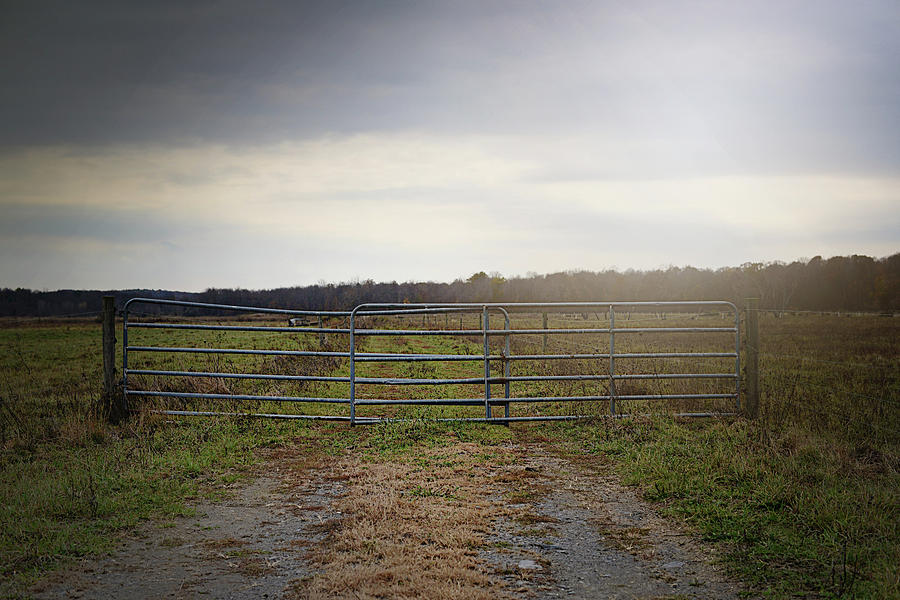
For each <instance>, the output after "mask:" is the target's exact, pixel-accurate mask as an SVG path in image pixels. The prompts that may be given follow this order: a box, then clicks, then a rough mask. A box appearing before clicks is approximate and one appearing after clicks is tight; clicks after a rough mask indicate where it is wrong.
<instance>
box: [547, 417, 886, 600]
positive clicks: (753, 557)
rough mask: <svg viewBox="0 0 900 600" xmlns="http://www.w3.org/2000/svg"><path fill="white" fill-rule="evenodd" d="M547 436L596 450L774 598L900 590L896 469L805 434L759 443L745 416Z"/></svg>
mask: <svg viewBox="0 0 900 600" xmlns="http://www.w3.org/2000/svg"><path fill="white" fill-rule="evenodd" d="M544 431H545V432H547V431H548V430H547V429H544ZM549 431H550V432H551V438H550V439H551V440H552V442H554V443H557V444H559V445H563V444H567V445H568V452H570V453H571V452H575V453H578V454H579V455H580V456H582V457H583V456H584V455H585V454H587V455H594V456H597V462H596V464H598V465H600V464H602V465H606V466H612V468H614V469H615V471H616V472H617V473H618V474H619V475H620V476H621V478H622V480H623V481H624V482H625V483H627V484H631V485H635V486H638V487H639V488H640V489H641V490H642V493H643V496H644V498H645V499H647V500H649V501H652V502H656V503H659V504H660V505H661V508H662V510H663V512H664V513H668V514H672V515H677V516H678V517H680V518H682V519H684V520H686V521H687V522H688V523H690V524H691V525H693V526H694V527H696V528H697V529H698V530H699V531H700V532H701V533H702V535H703V537H704V539H706V540H708V541H711V542H715V543H717V544H719V545H720V547H721V548H722V549H723V552H724V557H725V560H726V561H727V563H728V565H729V567H730V568H731V569H732V570H733V571H734V572H735V573H736V574H737V575H739V576H740V577H741V578H742V579H743V580H745V581H746V582H748V584H750V586H751V588H752V589H754V590H755V591H758V592H761V593H763V594H764V595H765V596H767V597H774V598H789V597H797V596H802V597H859V598H890V597H897V596H898V594H900V587H898V581H897V568H896V565H897V564H900V536H898V523H900V498H898V490H900V475H898V473H897V470H896V469H895V468H888V469H885V470H882V471H881V472H879V473H873V472H872V470H871V468H870V467H871V466H870V465H869V464H868V463H865V462H863V463H861V462H859V461H858V460H855V459H854V458H853V457H851V456H847V455H843V454H841V453H840V452H835V447H834V446H833V445H831V444H826V443H823V442H822V441H821V440H820V439H817V438H815V437H812V436H810V435H809V434H807V433H804V432H802V431H794V433H793V434H785V436H784V437H783V438H782V444H781V445H780V446H772V445H768V444H763V443H761V442H760V432H759V425H758V424H754V423H748V422H747V421H745V420H742V419H739V420H734V421H719V422H709V423H678V422H675V421H674V420H672V419H670V418H665V417H658V418H654V419H651V420H644V421H626V422H621V423H612V424H610V423H607V424H605V425H604V426H598V425H597V424H581V425H563V426H556V427H553V428H551V429H550V430H549ZM588 462H589V461H588Z"/></svg>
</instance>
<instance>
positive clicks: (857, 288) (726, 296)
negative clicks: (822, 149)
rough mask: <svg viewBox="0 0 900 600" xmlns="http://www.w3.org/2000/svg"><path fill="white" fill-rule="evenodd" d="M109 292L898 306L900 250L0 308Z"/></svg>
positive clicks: (1, 292)
mask: <svg viewBox="0 0 900 600" xmlns="http://www.w3.org/2000/svg"><path fill="white" fill-rule="evenodd" d="M109 294H111V295H114V296H115V297H116V305H117V306H119V307H121V306H122V305H123V304H124V303H125V301H127V300H128V299H129V298H133V297H137V296H140V297H149V298H163V299H173V300H188V301H194V302H208V303H215V304H233V305H242V306H260V307H268V308H294V309H309V310H350V309H352V308H353V307H354V306H356V305H358V304H362V303H365V302H386V303H401V302H435V303H446V302H555V301H572V302H575V301H679V300H730V301H732V302H734V303H735V304H738V305H740V304H742V303H743V301H744V298H750V297H755V298H759V299H760V307H761V308H763V309H767V310H813V311H898V310H900V253H897V254H894V255H892V256H888V257H885V258H878V259H876V258H872V257H869V256H862V255H858V254H854V255H852V256H835V257H832V258H828V259H823V258H822V257H821V256H816V257H815V258H813V259H811V260H808V261H799V260H798V261H794V262H792V263H784V262H780V261H776V262H768V263H758V262H757V263H744V264H743V265H741V266H739V267H724V268H721V269H715V270H713V269H696V268H694V267H669V268H667V269H655V270H648V271H640V270H633V269H629V270H627V271H624V272H620V271H613V270H607V271H565V272H560V273H550V274H547V275H528V276H524V277H509V278H506V277H503V276H502V275H500V274H499V273H490V274H488V273H485V272H479V273H475V274H473V275H472V276H471V277H469V278H467V279H457V280H456V281H453V282H450V283H439V282H432V281H428V282H405V283H398V282H396V281H391V282H375V281H372V280H366V281H354V282H346V283H337V284H334V283H329V284H317V285H308V286H295V287H284V288H277V289H270V290H246V289H239V288H238V289H233V288H210V289H207V290H206V291H203V292H178V291H169V290H146V289H131V290H115V291H102V290H59V291H53V292H38V291H32V290H27V289H22V288H19V289H9V288H3V289H0V316H38V317H52V316H88V315H91V314H93V313H97V312H99V311H100V310H101V302H102V300H101V299H102V297H103V296H104V295H109ZM139 310H140V311H141V312H143V313H149V314H160V313H175V314H187V315H189V314H203V313H206V314H208V311H198V310H196V309H183V308H180V309H172V308H170V307H165V306H158V305H140V307H139Z"/></svg>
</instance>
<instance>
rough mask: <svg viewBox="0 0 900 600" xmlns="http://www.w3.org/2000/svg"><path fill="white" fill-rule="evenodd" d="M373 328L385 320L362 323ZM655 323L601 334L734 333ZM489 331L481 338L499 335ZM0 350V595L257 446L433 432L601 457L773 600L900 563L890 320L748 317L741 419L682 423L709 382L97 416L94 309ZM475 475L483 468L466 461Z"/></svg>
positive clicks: (15, 329)
mask: <svg viewBox="0 0 900 600" xmlns="http://www.w3.org/2000/svg"><path fill="white" fill-rule="evenodd" d="M418 318H419V319H423V318H427V317H418ZM431 318H432V319H441V320H445V318H444V317H431ZM466 318H468V319H475V318H477V317H476V316H473V315H469V316H467V317H466ZM633 318H634V320H637V319H646V320H647V322H648V323H650V324H657V325H665V326H669V327H672V326H678V325H679V324H681V325H685V324H686V325H687V326H693V325H696V324H697V323H698V319H699V320H700V322H703V323H708V324H710V325H715V324H716V323H720V322H722V317H721V316H718V315H707V316H701V317H697V316H692V315H671V314H670V315H666V316H665V321H664V322H663V316H662V315H651V314H643V315H635V316H634V317H633ZM566 319H570V320H571V323H572V324H577V323H584V322H590V321H592V320H593V321H594V322H598V323H599V324H603V322H604V321H603V319H605V317H604V316H603V315H570V316H568V317H560V320H559V321H558V322H557V325H558V326H560V327H562V326H564V325H566V321H565V320H566ZM446 321H447V322H445V323H439V325H442V326H445V327H448V328H449V327H451V326H455V327H459V329H470V328H474V327H475V326H476V325H477V324H476V323H475V322H474V321H472V322H469V323H465V322H462V321H457V322H456V323H449V319H446ZM203 322H212V321H210V320H208V319H207V320H204V321H203ZM216 322H223V323H225V322H237V321H228V320H221V319H219V320H216ZM242 322H245V321H242ZM254 323H260V324H264V323H274V322H273V321H266V320H256V321H254ZM277 324H278V325H283V324H284V322H283V321H279V322H278V323H277ZM380 326H383V327H395V326H399V325H398V324H396V323H393V322H382V323H381V325H380ZM129 335H130V336H134V337H130V339H129V343H130V344H132V345H143V344H146V345H170V346H174V345H182V344H185V345H190V344H196V343H200V344H209V345H215V346H219V347H246V348H254V347H270V348H272V347H280V348H285V349H311V348H316V349H321V348H326V349H328V348H334V349H341V348H342V346H341V344H342V343H343V342H342V341H341V340H340V339H339V334H334V335H329V336H328V338H327V339H326V340H325V341H324V346H323V345H322V344H321V343H320V341H319V339H318V336H316V335H312V334H292V333H288V334H270V333H252V332H246V333H231V332H228V333H225V332H218V331H213V332H204V333H203V334H202V335H201V338H200V339H199V340H198V338H197V334H196V332H188V331H174V332H173V331H170V330H167V331H161V330H152V329H148V330H141V331H135V332H134V333H132V332H129ZM226 336H227V338H226ZM667 336H671V338H672V339H667ZM554 337H556V336H554ZM676 338H677V336H676V334H663V333H660V334H653V335H647V334H642V335H635V336H634V337H632V338H629V340H628V341H623V342H622V343H623V344H628V346H626V347H624V348H617V350H622V351H634V352H643V351H653V350H654V349H658V348H660V347H662V346H665V347H672V346H673V344H674V345H677V344H689V345H690V344H696V345H695V346H694V347H693V349H698V348H700V346H703V347H704V348H708V347H715V346H716V345H720V346H719V347H721V348H727V347H728V344H729V343H731V344H732V348H733V341H731V342H729V340H728V336H724V337H716V338H710V339H700V340H698V339H691V340H690V341H689V342H684V341H680V340H678V339H676ZM493 343H494V344H496V345H498V351H499V344H501V343H502V340H500V339H497V340H494V341H493ZM542 343H543V342H542V339H541V336H531V337H528V336H521V337H516V338H514V340H513V341H512V351H513V353H515V354H528V353H535V352H536V351H537V350H540V349H541V346H542ZM549 343H550V344H551V347H553V346H552V345H553V344H556V345H557V346H556V347H558V348H567V349H568V350H566V351H568V352H575V351H580V350H582V349H584V348H585V347H587V348H596V347H598V346H599V345H601V344H605V343H607V342H606V340H605V338H602V336H594V337H592V336H591V335H581V336H560V337H559V339H554V340H552V341H551V342H549ZM236 344H238V345H239V346H236ZM617 344H619V341H618V340H617ZM0 348H2V351H0V352H2V353H0V373H2V380H0V385H2V389H0V402H2V405H0V442H2V450H0V499H2V508H0V510H2V512H0V523H2V538H0V565H2V566H0V569H2V571H0V578H2V581H3V587H2V592H3V593H4V594H6V595H8V596H11V597H17V596H22V595H27V594H28V593H29V592H28V590H29V589H30V588H29V586H30V585H31V584H32V583H33V582H34V581H36V580H38V579H39V578H41V577H43V576H45V575H46V574H47V573H49V572H51V571H53V570H54V569H57V568H59V567H60V566H63V565H66V564H70V563H71V562H72V561H73V560H75V559H77V558H79V557H84V556H91V555H99V554H102V553H103V552H105V551H107V550H108V549H110V548H111V547H113V545H114V543H115V541H116V540H117V539H118V538H119V537H120V536H121V535H122V534H123V533H125V532H128V531H131V530H132V529H134V528H135V527H137V526H138V525H139V524H141V523H144V522H148V521H150V522H161V523H163V522H166V521H167V520H169V519H172V518H174V517H175V516H177V515H182V514H189V513H190V512H191V510H192V509H191V506H192V505H193V504H194V503H197V502H199V501H208V502H215V501H216V500H217V499H218V498H221V497H222V495H223V494H225V493H227V490H228V489H230V487H229V486H232V485H233V484H234V483H235V482H236V481H240V480H242V479H247V478H249V476H250V475H251V474H252V473H254V468H255V466H258V465H260V464H267V461H271V460H272V458H271V457H272V455H273V453H277V452H279V451H284V450H285V449H291V448H294V449H296V448H302V455H303V457H305V458H304V459H303V460H306V461H308V462H310V464H313V463H316V461H321V460H322V457H330V458H329V459H328V460H334V461H340V460H346V459H348V458H349V457H352V458H353V459H354V460H359V461H362V462H364V463H366V464H369V465H383V464H386V462H390V463H391V464H400V465H407V466H410V465H414V464H416V461H421V460H423V456H429V457H430V456H432V454H433V453H434V452H435V450H434V449H435V448H438V449H440V448H442V447H446V446H447V444H448V443H449V442H448V440H454V443H457V442H458V443H464V444H471V445H473V446H471V447H475V448H481V449H482V450H480V451H477V452H475V451H473V453H474V454H473V455H478V456H481V457H482V458H480V459H479V460H490V459H492V458H493V459H494V460H497V461H500V462H504V461H507V462H508V461H509V460H511V459H510V457H509V455H508V454H509V453H508V448H509V447H510V445H511V444H519V445H522V447H525V446H527V445H539V446H540V447H542V448H545V449H546V450H547V452H550V453H551V454H554V455H556V456H564V457H566V458H567V460H572V461H580V462H581V463H584V464H587V465H588V466H589V468H591V469H595V470H598V471H601V472H603V473H607V474H610V475H614V476H615V477H616V478H617V479H618V480H619V481H621V482H623V483H624V484H626V485H628V486H633V487H634V489H635V490H637V492H638V493H639V494H640V495H641V496H642V497H643V499H644V500H646V501H648V502H650V503H652V504H654V505H655V506H656V507H657V508H658V510H659V511H660V512H661V513H663V514H665V515H667V516H669V517H670V518H671V519H673V520H675V521H678V522H681V523H684V524H686V526H687V527H690V528H691V529H692V530H693V531H695V532H696V535H697V536H698V537H699V538H702V539H703V540H705V541H707V542H709V543H710V544H712V545H714V546H715V547H716V548H718V550H719V552H720V555H721V557H722V560H723V561H724V563H725V564H726V565H727V567H728V569H729V571H730V572H731V573H732V574H733V575H734V576H735V577H737V578H739V579H740V580H741V581H742V582H744V583H745V584H746V586H747V589H748V590H749V591H750V593H752V594H758V595H763V596H771V597H776V598H779V597H791V596H795V595H801V596H821V597H851V596H852V597H867V598H887V597H896V596H897V595H898V594H900V580H898V574H897V569H896V565H897V564H900V533H898V529H897V527H898V523H900V497H898V490H900V475H898V470H900V319H896V318H886V317H878V316H857V317H842V316H822V315H817V314H806V313H798V314H792V313H787V314H785V315H783V316H781V317H776V316H774V315H772V314H769V313H764V314H761V316H760V386H761V402H760V415H759V418H758V419H756V420H754V421H748V420H745V419H744V418H742V417H722V418H716V419H701V420H697V419H693V420H685V419H679V418H676V417H674V416H673V414H672V413H673V412H676V411H680V410H724V409H727V408H728V406H727V401H726V400H711V401H703V402H700V401H693V400H691V401H676V402H664V401H654V402H646V401H633V402H629V403H627V404H626V405H625V406H623V407H622V409H623V410H624V411H626V412H631V413H634V414H635V416H633V417H631V418H626V419H611V418H609V417H608V414H609V406H608V403H600V402H589V401H582V402H569V403H564V404H555V403H534V404H528V405H519V406H516V407H515V408H514V410H520V411H522V412H520V413H518V414H523V415H539V414H562V415H565V414H588V415H593V416H594V418H593V419H591V420H585V421H575V422H553V423H540V424H529V423H515V424H513V425H512V426H510V427H508V428H507V427H503V426H498V425H483V424H477V423H435V422H433V421H431V420H430V419H433V418H435V417H446V416H472V415H475V414H477V411H478V410H479V409H478V407H477V406H475V407H468V406H445V407H423V406H407V405H387V406H377V407H376V406H372V407H368V406H367V407H365V409H364V410H366V411H370V412H368V413H365V414H372V415H375V414H378V415H381V416H388V417H408V418H413V419H419V420H417V421H413V422H407V423H384V424H379V425H373V426H366V427H356V428H350V427H349V426H347V425H346V424H344V423H338V424H333V423H318V422H298V421H290V422H283V421H264V420H254V419H247V418H240V417H236V418H188V417H186V418H172V417H166V416H162V415H158V414H154V413H152V412H150V410H148V409H150V408H169V409H190V410H208V409H217V410H223V409H224V410H228V411H234V412H244V411H246V410H248V409H250V410H253V411H260V412H271V411H274V410H278V411H295V412H299V411H300V409H302V410H303V411H306V412H308V413H310V414H334V411H335V410H343V409H344V408H345V407H344V406H336V405H333V404H327V403H312V404H303V405H302V406H301V407H298V406H284V405H282V404H277V405H276V404H274V403H266V402H257V403H247V402H241V403H235V402H231V401H221V400H219V401H213V400H201V401H196V400H194V401H190V402H189V401H187V400H178V399H176V400H172V399H160V400H154V401H145V402H142V403H136V402H134V400H135V399H134V398H132V399H131V400H132V406H131V408H132V409H134V410H135V413H134V414H133V415H132V417H131V418H130V419H128V420H127V421H125V422H123V423H121V424H119V425H110V424H107V423H106V422H105V421H104V420H103V419H102V418H101V417H100V415H99V413H98V406H99V404H100V394H101V362H100V326H99V323H96V322H93V321H86V320H60V321H46V320H10V321H6V322H4V323H3V325H2V328H0ZM359 350H360V351H366V352H416V353H418V352H422V353H424V352H428V353H448V354H477V353H479V352H481V351H482V347H481V341H480V339H479V338H477V337H475V336H467V335H460V336H445V337H430V336H385V337H372V338H363V339H362V340H361V341H360V346H359ZM687 360H692V359H687ZM717 360H719V359H714V360H712V361H704V362H703V364H699V363H698V364H691V365H681V366H679V368H688V369H691V370H695V369H696V370H701V369H706V370H708V371H707V372H710V373H712V372H718V371H720V370H722V369H726V370H727V368H728V364H726V363H728V360H727V359H723V360H722V361H721V362H719V363H717V362H716V361H717ZM129 366H130V367H132V368H142V369H147V370H154V369H156V370H193V371H214V372H221V371H229V370H233V371H237V370H249V371H251V372H258V373H287V374H316V375H320V376H322V377H335V378H341V377H346V375H347V373H348V371H347V370H348V364H347V361H346V360H345V359H341V358H306V357H278V356H275V357H271V356H268V357H256V356H221V355H178V356H172V355H164V354H149V353H148V354H147V355H146V356H141V357H140V361H139V362H137V363H135V364H132V365H129ZM619 367H621V368H622V369H623V372H625V371H626V370H632V371H635V372H643V371H640V370H642V369H643V370H646V371H647V372H665V369H667V368H672V365H670V364H663V363H661V362H649V363H643V364H640V365H637V364H633V365H629V364H627V363H626V364H621V365H619ZM492 368H493V369H496V370H498V371H499V369H500V368H501V366H500V364H499V362H497V363H495V364H492ZM591 368H592V367H591V364H590V363H589V362H588V361H579V360H572V361H555V362H552V363H551V362H550V361H532V362H526V361H521V362H514V363H512V365H511V374H512V375H514V376H522V377H527V376H529V375H533V374H535V373H536V372H538V371H539V372H541V373H543V374H546V373H550V374H554V375H559V376H566V375H570V374H574V373H579V372H581V373H583V372H586V371H589V370H590V369H591ZM480 369H481V371H480ZM700 372H703V371H700ZM359 375H360V376H364V377H365V376H371V377H398V378H400V377H407V378H408V377H412V378H454V379H459V378H468V377H471V378H474V377H478V376H480V375H481V376H483V375H484V373H483V366H482V363H479V362H474V363H466V362H446V363H444V362H426V363H411V364H407V363H403V364H400V365H385V364H380V363H371V364H368V365H365V366H364V369H363V370H362V371H361V372H360V373H359ZM138 383H139V384H140V385H141V386H143V388H142V389H151V390H159V391H173V390H176V389H178V390H190V391H196V392H199V393H229V394H231V393H252V394H256V395H276V394H284V393H289V394H291V395H297V396H304V397H306V396H309V397H318V398H342V397H346V385H347V384H346V383H344V382H341V381H271V380H262V381H256V380H229V379H225V378H206V379H204V378H188V377H175V378H173V377H158V376H153V375H147V376H141V377H140V379H139V380H136V381H135V384H138ZM516 385H517V386H518V387H517V389H516V390H515V391H514V395H517V396H528V395H532V396H538V395H549V394H555V395H579V396H580V395H590V394H592V393H598V394H599V393H600V392H602V391H603V389H604V387H605V385H606V383H605V382H599V381H593V382H591V381H587V382H585V381H571V380H560V381H555V382H527V381H522V382H517V383H516ZM727 385H728V382H727V381H725V382H723V381H717V380H701V381H699V382H698V381H693V382H686V381H682V380H671V381H654V382H652V383H644V382H641V381H640V380H637V381H633V382H628V386H630V387H627V388H623V389H620V390H619V393H627V392H629V391H631V392H633V393H634V395H639V394H641V393H648V392H649V393H654V394H659V393H662V394H665V393H684V392H686V391H688V390H692V391H700V392H711V393H715V392H717V391H720V390H723V389H727V388H725V387H723V386H727ZM441 393H442V395H446V396H449V397H458V398H473V399H477V398H479V397H483V388H479V387H478V386H477V385H471V384H453V385H451V386H448V388H447V389H445V390H442V391H441ZM430 394H434V390H433V389H432V388H431V387H430V386H421V385H404V386H399V385H396V386H390V385H389V386H380V387H378V388H376V387H375V386H367V387H364V388H363V389H361V391H360V397H361V398H379V397H380V398H386V399H397V398H401V397H402V398H413V399H415V398H425V397H429V395H430ZM480 395H481V396H480ZM492 395H493V396H494V397H498V396H500V397H502V396H503V386H502V385H496V384H495V385H494V386H492ZM679 402H681V404H679ZM481 410H482V415H483V408H482V409H481ZM495 410H497V408H495ZM376 411H378V412H376ZM467 447H469V446H467ZM429 453H431V454H429ZM432 458H433V457H432ZM429 460H431V458H429ZM467 460H468V459H467ZM410 472H412V471H410ZM411 477H414V475H411ZM480 485H488V486H489V485H491V484H490V481H489V480H487V479H485V480H484V481H482V482H481V484H480ZM412 489H417V488H415V487H414V488H412ZM419 489H420V495H426V496H427V495H433V492H434V490H431V488H427V487H426V488H421V487H420V488H419ZM466 489H468V488H466ZM429 490H431V491H430V492H429ZM479 490H481V491H483V490H482V489H481V488H478V487H477V486H476V487H472V489H471V490H469V491H468V492H466V493H470V494H475V495H477V493H478V492H479ZM460 493H462V492H460ZM445 500H447V499H446V498H445ZM335 535H337V536H339V535H340V532H336V533H335ZM470 538H471V536H470ZM473 539H475V540H476V541H477V538H471V539H469V540H468V542H467V543H475V542H473V541H472V540H473ZM326 543H327V541H326ZM351 558H352V557H351ZM357 558H358V557H357ZM347 560H348V561H349V560H350V559H347ZM351 562H352V561H351ZM311 585H312V584H311ZM325 592H327V590H325ZM325 592H323V593H325Z"/></svg>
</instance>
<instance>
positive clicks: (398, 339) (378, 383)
mask: <svg viewBox="0 0 900 600" xmlns="http://www.w3.org/2000/svg"><path fill="white" fill-rule="evenodd" d="M141 309H142V310H141ZM739 319H740V317H739V313H738V310H737V308H736V307H735V306H734V305H733V304H732V303H730V302H724V301H723V302H719V301H698V302H570V303H559V302H553V303H484V304H406V303H404V304H362V305H360V306H357V307H356V308H354V309H353V310H352V311H349V312H347V311H302V310H285V309H273V308H262V307H250V306H232V305H225V304H209V303H198V302H183V301H173V300H157V299H151V298H133V299H131V300H129V301H128V302H127V303H126V304H125V307H124V325H123V342H124V344H123V357H122V359H123V385H124V391H125V399H126V402H128V403H129V404H133V403H134V400H137V399H139V398H143V399H144V400H145V401H151V402H153V403H155V404H153V406H152V409H153V410H155V411H158V412H161V413H164V414H170V415H197V416H199V415H249V416H256V417H272V418H287V419H328V420H337V421H348V422H349V423H350V424H357V423H360V424H361V423H375V422H380V421H384V420H392V419H402V418H429V419H437V420H453V421H483V422H493V423H509V422H515V421H536V420H564V419H579V418H586V417H594V416H602V415H613V416H624V415H626V414H634V413H635V412H637V411H640V412H647V411H648V410H666V411H667V412H672V413H675V414H677V415H680V416H712V415H725V414H734V413H736V412H737V411H738V410H739V408H740V377H739V375H740V320H739ZM499 323H502V326H499ZM129 336H131V338H132V339H131V340H130V339H129ZM138 338H139V339H138ZM436 365H438V366H439V367H440V371H441V372H438V371H439V369H438V366H436ZM442 389H443V390H447V393H444V394H440V393H437V392H436V390H442ZM159 402H162V404H159ZM287 406H290V407H292V410H294V411H295V412H289V411H288V410H285V407H287ZM433 407H441V408H439V409H438V408H433Z"/></svg>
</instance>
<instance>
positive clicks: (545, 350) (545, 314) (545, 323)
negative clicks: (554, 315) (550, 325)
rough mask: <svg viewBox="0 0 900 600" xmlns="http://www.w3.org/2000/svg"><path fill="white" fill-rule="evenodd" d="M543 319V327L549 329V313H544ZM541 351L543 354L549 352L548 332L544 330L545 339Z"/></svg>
mask: <svg viewBox="0 0 900 600" xmlns="http://www.w3.org/2000/svg"><path fill="white" fill-rule="evenodd" d="M541 320H542V321H543V329H545V330H546V329H547V313H542V315H541ZM541 352H542V353H543V354H547V332H546V331H544V341H543V343H542V344H541Z"/></svg>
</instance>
